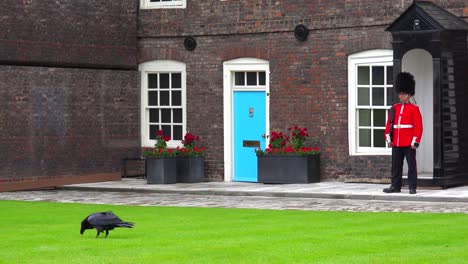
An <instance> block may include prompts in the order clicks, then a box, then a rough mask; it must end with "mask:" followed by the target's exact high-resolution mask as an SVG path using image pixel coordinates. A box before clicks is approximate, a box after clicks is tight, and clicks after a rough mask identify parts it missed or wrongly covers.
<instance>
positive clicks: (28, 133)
mask: <svg viewBox="0 0 468 264" xmlns="http://www.w3.org/2000/svg"><path fill="white" fill-rule="evenodd" d="M137 11H138V2H137V1H134V0H117V1H105V0H96V1H84V0H79V1H76V0H61V1H32V0H2V1H0V106H1V110H0V190H12V189H21V188H23V187H24V188H32V186H36V187H46V186H51V185H56V184H65V183H72V182H77V181H93V180H94V181H98V180H109V179H116V178H119V177H120V168H121V160H122V158H125V157H127V156H129V157H134V156H138V155H139V154H140V127H139V124H140V114H139V113H140V88H139V76H138V72H137V70H136V69H137V60H136V59H137V37H136V35H137V18H136V16H137ZM72 176H74V177H72Z"/></svg>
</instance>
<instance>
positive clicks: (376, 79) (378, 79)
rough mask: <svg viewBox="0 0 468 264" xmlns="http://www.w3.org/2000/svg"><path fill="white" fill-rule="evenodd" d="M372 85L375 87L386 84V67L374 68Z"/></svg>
mask: <svg viewBox="0 0 468 264" xmlns="http://www.w3.org/2000/svg"><path fill="white" fill-rule="evenodd" d="M372 84H374V85H383V84H384V66H374V67H372Z"/></svg>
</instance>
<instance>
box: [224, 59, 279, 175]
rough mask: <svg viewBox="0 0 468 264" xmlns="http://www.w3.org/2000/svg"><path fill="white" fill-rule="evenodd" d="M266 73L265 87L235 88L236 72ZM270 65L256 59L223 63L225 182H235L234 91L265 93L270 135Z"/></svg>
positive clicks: (267, 131) (267, 124)
mask: <svg viewBox="0 0 468 264" xmlns="http://www.w3.org/2000/svg"><path fill="white" fill-rule="evenodd" d="M249 71H255V72H258V71H264V72H265V85H264V86H263V85H262V86H253V87H252V86H234V72H249ZM269 76H270V63H269V62H268V61H266V60H261V59H256V58H239V59H233V60H229V61H225V62H224V63H223V98H224V99H223V103H224V107H223V111H224V114H223V116H224V180H225V181H228V182H230V181H232V180H233V164H234V161H233V158H234V155H233V151H234V133H233V101H232V98H233V95H232V94H233V92H234V91H242V90H243V91H246V90H248V91H265V93H266V95H267V96H266V102H265V104H266V106H265V107H266V109H265V115H266V120H265V122H266V123H265V126H266V128H265V132H266V134H267V135H268V134H269V133H270V129H269V127H270V118H269V116H270V96H269V93H270V81H269V80H270V77H269Z"/></svg>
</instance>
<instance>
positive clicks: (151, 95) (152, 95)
mask: <svg viewBox="0 0 468 264" xmlns="http://www.w3.org/2000/svg"><path fill="white" fill-rule="evenodd" d="M148 105H154V106H157V105H158V92H157V91H150V92H148Z"/></svg>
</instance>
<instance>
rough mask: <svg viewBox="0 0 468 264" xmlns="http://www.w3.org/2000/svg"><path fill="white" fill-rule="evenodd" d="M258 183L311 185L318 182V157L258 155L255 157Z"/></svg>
mask: <svg viewBox="0 0 468 264" xmlns="http://www.w3.org/2000/svg"><path fill="white" fill-rule="evenodd" d="M257 164H258V182H262V183H313V182H320V155H319V154H317V155H309V156H294V155H260V156H257Z"/></svg>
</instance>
